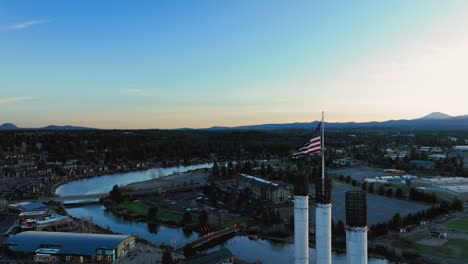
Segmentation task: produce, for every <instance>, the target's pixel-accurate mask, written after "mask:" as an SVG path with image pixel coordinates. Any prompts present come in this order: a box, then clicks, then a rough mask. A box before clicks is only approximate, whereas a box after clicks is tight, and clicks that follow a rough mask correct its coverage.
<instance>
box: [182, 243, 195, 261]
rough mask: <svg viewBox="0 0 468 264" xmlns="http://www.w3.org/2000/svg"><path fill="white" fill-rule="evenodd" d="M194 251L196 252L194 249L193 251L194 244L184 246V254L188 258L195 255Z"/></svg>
mask: <svg viewBox="0 0 468 264" xmlns="http://www.w3.org/2000/svg"><path fill="white" fill-rule="evenodd" d="M193 253H194V251H193V247H192V245H191V244H187V245H185V247H184V256H185V257H186V258H191V257H192V256H193Z"/></svg>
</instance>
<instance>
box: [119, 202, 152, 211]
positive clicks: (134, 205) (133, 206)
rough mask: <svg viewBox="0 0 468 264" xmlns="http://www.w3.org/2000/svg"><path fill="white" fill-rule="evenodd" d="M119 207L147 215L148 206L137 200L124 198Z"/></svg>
mask: <svg viewBox="0 0 468 264" xmlns="http://www.w3.org/2000/svg"><path fill="white" fill-rule="evenodd" d="M119 206H120V208H122V209H126V210H129V211H133V212H135V213H138V214H142V215H147V214H148V207H146V206H144V205H142V204H140V203H138V202H131V201H128V200H125V201H124V202H123V203H121V204H120V205H119Z"/></svg>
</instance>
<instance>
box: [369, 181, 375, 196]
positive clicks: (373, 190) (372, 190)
mask: <svg viewBox="0 0 468 264" xmlns="http://www.w3.org/2000/svg"><path fill="white" fill-rule="evenodd" d="M374 192H375V183H373V182H371V184H369V193H374Z"/></svg>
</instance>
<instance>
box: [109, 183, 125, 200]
mask: <svg viewBox="0 0 468 264" xmlns="http://www.w3.org/2000/svg"><path fill="white" fill-rule="evenodd" d="M109 194H110V196H111V199H112V200H113V201H114V202H116V203H121V202H123V197H122V191H121V190H120V188H119V186H117V185H114V187H112V191H110V192H109Z"/></svg>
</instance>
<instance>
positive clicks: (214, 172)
mask: <svg viewBox="0 0 468 264" xmlns="http://www.w3.org/2000/svg"><path fill="white" fill-rule="evenodd" d="M211 176H213V178H217V177H219V166H218V163H217V162H215V163H213V168H212V169H211Z"/></svg>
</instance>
